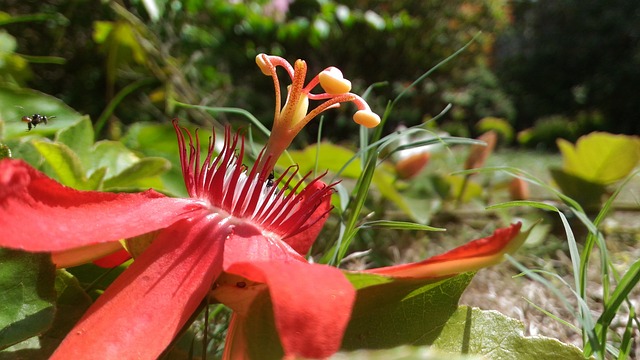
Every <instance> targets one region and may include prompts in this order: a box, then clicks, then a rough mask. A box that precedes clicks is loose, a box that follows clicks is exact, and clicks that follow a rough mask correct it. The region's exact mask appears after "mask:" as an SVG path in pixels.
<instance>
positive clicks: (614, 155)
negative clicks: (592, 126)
mask: <svg viewBox="0 0 640 360" xmlns="http://www.w3.org/2000/svg"><path fill="white" fill-rule="evenodd" d="M557 144H558V148H559V149H560V151H561V152H562V156H563V170H564V171H565V172H567V173H569V174H572V175H575V176H578V177H581V178H583V179H585V180H587V181H590V182H594V183H598V184H603V185H606V184H611V183H613V182H616V181H618V180H621V179H623V178H624V177H626V176H627V175H629V173H630V172H631V171H632V170H633V168H635V167H636V165H637V164H638V161H640V138H638V137H637V136H628V135H614V134H609V133H604V132H593V133H591V134H588V135H585V136H582V137H580V138H579V139H578V141H577V142H576V144H575V145H573V144H571V143H570V142H568V141H566V140H564V139H558V141H557Z"/></svg>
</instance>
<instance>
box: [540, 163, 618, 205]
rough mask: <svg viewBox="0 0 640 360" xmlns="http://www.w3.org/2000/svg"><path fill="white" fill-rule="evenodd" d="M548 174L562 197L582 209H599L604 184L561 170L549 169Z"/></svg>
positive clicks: (604, 190) (604, 188)
mask: <svg viewBox="0 0 640 360" xmlns="http://www.w3.org/2000/svg"><path fill="white" fill-rule="evenodd" d="M549 172H550V173H551V177H553V180H554V181H555V182H556V184H558V187H560V190H562V193H563V194H564V195H566V196H568V197H570V198H572V199H573V200H575V201H577V202H578V203H579V204H580V205H582V207H583V208H586V209H599V208H600V204H601V203H602V200H603V198H602V197H603V195H604V194H605V193H606V192H607V189H606V187H605V185H604V184H602V183H596V182H593V181H590V180H587V179H586V178H583V177H580V176H576V175H573V174H570V173H568V172H566V171H563V170H561V169H556V168H551V169H549Z"/></svg>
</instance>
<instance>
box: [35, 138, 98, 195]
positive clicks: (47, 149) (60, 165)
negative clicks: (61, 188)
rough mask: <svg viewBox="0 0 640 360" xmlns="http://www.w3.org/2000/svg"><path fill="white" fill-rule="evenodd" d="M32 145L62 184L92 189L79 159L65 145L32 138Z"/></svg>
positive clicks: (81, 188)
mask: <svg viewBox="0 0 640 360" xmlns="http://www.w3.org/2000/svg"><path fill="white" fill-rule="evenodd" d="M33 146H34V147H35V148H36V150H38V152H39V153H40V155H42V157H43V158H44V159H45V161H46V163H47V164H48V165H49V166H50V167H51V170H52V171H53V173H54V174H55V176H56V177H57V179H58V181H60V182H61V183H62V184H64V185H67V186H70V187H72V188H75V189H80V190H94V189H91V188H89V187H88V184H87V179H86V177H85V172H84V169H83V167H82V163H81V162H80V159H79V158H78V156H77V155H76V153H75V152H73V150H71V149H70V148H69V147H68V146H67V145H65V144H63V143H60V142H50V141H46V140H34V141H33Z"/></svg>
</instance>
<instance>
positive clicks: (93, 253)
mask: <svg viewBox="0 0 640 360" xmlns="http://www.w3.org/2000/svg"><path fill="white" fill-rule="evenodd" d="M120 251H124V252H125V253H126V254H127V255H129V253H127V251H126V250H124V249H123V248H122V245H121V244H120V243H119V242H117V241H113V242H106V243H100V244H93V245H87V246H81V247H77V248H73V249H68V250H62V251H55V252H52V253H51V261H52V262H53V263H54V264H55V265H56V267H57V268H58V269H60V268H67V267H72V266H78V265H82V264H86V263H88V262H91V261H94V260H97V259H101V258H102V259H104V258H107V259H110V256H111V255H113V254H117V253H120ZM129 257H130V256H129ZM129 257H128V258H129ZM128 258H127V259H128ZM127 259H124V260H122V261H120V262H119V263H117V264H113V266H110V267H115V266H118V265H120V264H122V263H123V262H124V261H125V260H127Z"/></svg>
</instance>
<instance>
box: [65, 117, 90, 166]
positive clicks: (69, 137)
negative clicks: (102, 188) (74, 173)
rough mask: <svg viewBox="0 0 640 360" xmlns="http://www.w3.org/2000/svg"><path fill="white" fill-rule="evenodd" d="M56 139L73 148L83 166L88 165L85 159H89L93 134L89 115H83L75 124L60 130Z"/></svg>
mask: <svg viewBox="0 0 640 360" xmlns="http://www.w3.org/2000/svg"><path fill="white" fill-rule="evenodd" d="M56 141H58V142H61V143H63V144H65V145H67V146H68V147H69V148H70V149H71V150H73V151H74V152H75V153H76V154H77V155H78V157H79V158H80V160H81V161H82V164H83V165H84V166H85V168H89V167H90V166H89V164H87V161H88V160H89V151H90V150H91V147H92V146H93V141H94V134H93V126H92V124H91V120H90V119H89V117H87V116H85V117H83V118H82V120H80V121H78V122H77V123H76V124H74V125H72V126H70V127H68V128H66V129H62V130H60V131H59V132H58V134H57V136H56Z"/></svg>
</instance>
